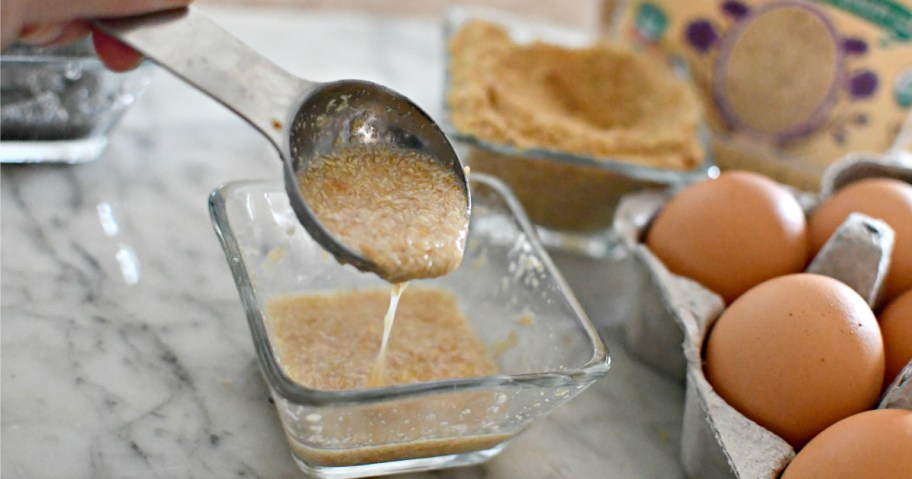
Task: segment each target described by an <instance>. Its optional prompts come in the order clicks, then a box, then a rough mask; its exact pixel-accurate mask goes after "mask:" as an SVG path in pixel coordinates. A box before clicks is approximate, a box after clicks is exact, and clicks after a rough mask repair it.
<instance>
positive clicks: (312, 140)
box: [95, 8, 470, 271]
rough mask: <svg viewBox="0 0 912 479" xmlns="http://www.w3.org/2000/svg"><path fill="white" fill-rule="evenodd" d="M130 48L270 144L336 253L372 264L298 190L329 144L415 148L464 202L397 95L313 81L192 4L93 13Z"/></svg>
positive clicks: (441, 151)
mask: <svg viewBox="0 0 912 479" xmlns="http://www.w3.org/2000/svg"><path fill="white" fill-rule="evenodd" d="M95 25H96V26H98V27H99V28H100V29H101V30H102V31H104V32H105V33H107V34H109V35H111V36H113V37H115V38H117V39H119V40H120V41H122V42H124V43H126V44H127V45H130V46H131V47H133V48H135V49H136V50H138V51H139V52H141V53H142V54H144V55H145V56H147V57H149V58H151V59H152V60H154V61H155V62H156V63H158V64H160V65H161V66H163V67H165V68H167V69H168V70H170V71H171V72H173V73H174V74H176V75H177V76H178V77H180V78H181V79H183V80H184V81H186V82H187V83H189V84H191V85H193V86H194V87H196V88H198V89H199V90H201V91H202V92H204V93H206V94H208V95H209V96H211V97H212V98H214V99H215V100H217V101H219V102H220V103H222V104H223V105H225V106H227V107H228V108H229V109H231V110H232V111H234V112H235V113H237V114H238V115H239V116H240V117H241V118H243V119H245V120H247V122H249V123H250V124H251V125H253V126H254V127H255V128H256V129H257V130H259V131H260V132H261V133H262V134H263V135H264V136H266V138H267V139H268V140H269V141H270V142H271V143H272V145H273V146H274V147H275V148H276V150H277V151H278V152H279V155H280V156H281V158H282V162H283V163H284V170H285V190H286V191H287V193H288V197H289V199H290V202H291V207H292V209H294V212H295V214H296V215H297V217H298V220H299V221H300V222H301V224H302V225H303V226H304V228H305V229H306V230H307V232H308V233H309V234H310V235H311V236H312V237H313V238H314V240H316V241H317V242H318V243H320V245H322V246H323V247H324V248H325V249H326V250H327V251H329V252H330V253H331V254H332V255H333V256H335V257H336V259H337V260H338V261H339V262H342V263H349V264H352V265H354V266H355V267H357V268H358V269H360V270H364V271H376V267H375V265H374V264H373V263H372V262H371V261H370V260H368V259H366V258H364V257H362V256H361V255H360V254H358V253H357V252H355V251H352V250H351V249H349V248H347V247H346V246H345V245H344V244H342V243H340V242H339V241H338V240H337V239H336V238H335V237H334V236H333V235H332V234H331V233H330V232H328V231H326V229H324V228H323V226H322V225H321V223H320V222H319V221H318V220H317V218H316V216H315V215H314V213H313V211H312V210H311V209H310V207H308V205H307V203H306V202H305V201H304V197H303V196H302V195H301V191H300V185H299V184H298V175H297V174H298V172H304V174H306V171H307V169H308V167H309V165H310V163H311V162H312V161H313V160H315V159H316V158H319V157H320V156H323V155H325V154H328V153H330V152H332V151H334V150H336V149H338V148H344V147H346V146H350V145H358V144H365V145H371V146H372V147H389V148H391V149H406V150H413V151H420V152H424V153H426V154H427V155H429V156H430V157H432V158H435V159H436V160H437V161H440V162H442V163H443V164H446V165H449V166H450V167H451V169H452V172H453V174H454V175H456V176H457V178H458V179H459V183H460V184H461V185H462V186H463V191H464V192H465V194H466V200H467V203H466V204H467V205H470V203H469V202H468V201H469V189H468V181H467V180H466V176H465V172H464V171H463V168H462V164H461V163H460V161H459V158H458V157H457V156H456V153H455V152H454V151H453V147H452V146H451V145H450V142H449V141H448V140H447V138H446V136H445V135H444V134H443V132H442V131H441V130H440V128H439V127H438V126H437V124H436V123H434V121H433V120H432V119H431V118H430V117H429V116H428V115H427V114H426V113H425V112H424V111H422V110H421V109H420V108H418V107H417V106H416V105H415V104H414V103H412V102H411V101H410V100H409V99H407V98H405V97H404V96H402V95H400V94H398V93H396V92H394V91H392V90H390V89H388V88H385V87H383V86H380V85H377V84H374V83H370V82H365V81H357V80H343V81H337V82H331V83H316V82H312V81H308V80H304V79H301V78H297V77H295V76H293V75H291V74H290V73H288V72H286V71H284V70H282V69H281V68H279V67H278V66H276V65H275V64H273V63H271V62H270V61H269V60H266V59H265V58H263V57H262V56H261V55H260V54H258V53H256V52H255V51H253V50H251V49H250V48H249V47H248V46H246V45H244V44H243V43H241V41H240V40H238V39H237V38H235V37H234V36H233V35H231V34H230V33H228V32H226V31H225V30H223V29H222V28H221V27H219V26H218V25H216V24H215V23H214V22H212V20H210V19H209V18H207V17H206V16H204V15H202V14H200V13H199V12H196V11H195V10H194V9H193V8H181V9H177V10H170V11H166V12H159V13H153V14H148V15H141V16H137V17H129V18H120V19H107V20H99V21H97V22H96V23H95Z"/></svg>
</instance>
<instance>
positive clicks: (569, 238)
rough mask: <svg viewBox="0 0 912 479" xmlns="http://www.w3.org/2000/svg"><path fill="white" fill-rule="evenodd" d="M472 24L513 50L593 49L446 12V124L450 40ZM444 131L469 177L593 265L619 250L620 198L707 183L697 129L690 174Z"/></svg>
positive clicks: (522, 27)
mask: <svg viewBox="0 0 912 479" xmlns="http://www.w3.org/2000/svg"><path fill="white" fill-rule="evenodd" d="M473 19H480V20H486V21H488V22H491V23H495V24H498V25H501V26H502V27H504V28H505V29H506V30H507V32H508V33H509V35H510V37H511V38H512V40H513V41H514V42H516V43H518V44H528V43H532V42H535V41H542V42H546V43H549V44H554V45H560V46H563V47H568V48H582V47H587V46H590V45H592V44H594V43H596V42H597V41H599V39H598V38H596V37H595V36H594V35H587V34H584V33H582V32H578V31H574V30H570V29H567V28H563V27H560V26H557V25H553V24H549V23H547V22H541V21H535V20H531V19H526V18H520V17H517V16H515V15H511V14H507V13H503V12H500V11H497V10H493V9H488V8H481V7H477V8H474V7H473V8H470V7H454V8H451V9H449V10H447V12H446V14H445V15H444V19H443V30H444V37H445V39H446V42H445V53H444V55H445V65H446V68H447V74H446V75H445V85H444V105H445V110H446V112H447V116H448V117H449V112H450V107H449V103H448V101H447V99H446V96H447V95H448V93H449V91H450V85H451V79H450V75H449V64H450V51H449V40H450V38H451V37H452V36H453V35H455V34H456V32H457V31H459V29H460V28H461V27H462V26H463V25H464V24H465V23H466V22H468V21H470V20H473ZM670 63H671V65H670V67H669V74H675V75H678V76H680V77H682V78H683V79H684V80H685V81H689V75H688V72H687V69H686V64H684V63H683V62H675V61H672V62H670ZM606 107H607V106H606ZM444 126H445V128H446V130H447V134H448V136H449V137H450V138H452V139H453V140H455V141H456V143H457V146H459V147H461V148H462V149H464V151H463V152H462V153H463V154H462V155H461V156H462V157H463V158H465V159H466V164H468V165H469V166H470V167H471V168H472V170H473V171H476V172H481V173H486V174H491V175H494V176H496V177H498V178H500V179H501V180H503V181H504V182H505V183H507V185H509V187H510V188H511V189H512V191H513V192H514V193H515V194H516V196H517V197H518V198H519V200H520V202H521V203H522V205H523V207H524V208H525V211H526V212H527V213H528V215H529V218H530V219H531V220H532V222H533V223H535V225H536V227H537V230H538V233H539V236H540V238H541V240H542V242H543V243H544V244H545V246H547V247H548V248H550V249H554V250H559V251H565V252H570V253H576V254H582V255H584V256H588V257H594V258H602V257H605V256H606V255H608V254H609V253H610V252H611V251H612V249H613V248H614V247H615V246H616V245H617V244H618V243H617V238H616V237H615V235H614V234H613V231H612V230H611V224H612V220H613V216H614V211H615V209H616V207H617V204H618V202H619V201H620V199H621V197H623V196H624V195H626V194H628V193H631V192H634V191H637V190H641V189H647V188H667V187H674V186H678V185H682V184H686V183H690V182H692V181H695V180H697V179H701V178H705V177H707V176H708V174H709V171H710V170H711V169H712V168H714V163H713V160H712V154H711V149H710V147H709V145H710V138H709V133H708V129H706V127H705V126H704V125H702V124H701V125H700V128H699V132H698V136H699V138H698V140H699V143H700V145H701V150H702V152H703V161H702V163H700V164H699V165H697V166H696V167H694V168H692V169H689V170H680V169H670V168H657V167H651V166H643V165H639V164H636V163H633V162H630V161H625V160H623V159H618V158H596V157H593V156H582V155H578V154H572V153H568V152H565V151H559V150H552V149H519V148H517V147H515V146H512V145H509V144H503V143H496V142H492V141H489V140H487V139H485V138H481V137H479V136H477V135H474V134H472V133H470V132H465V131H462V130H460V129H458V128H456V127H455V126H454V125H452V124H445V125H444Z"/></svg>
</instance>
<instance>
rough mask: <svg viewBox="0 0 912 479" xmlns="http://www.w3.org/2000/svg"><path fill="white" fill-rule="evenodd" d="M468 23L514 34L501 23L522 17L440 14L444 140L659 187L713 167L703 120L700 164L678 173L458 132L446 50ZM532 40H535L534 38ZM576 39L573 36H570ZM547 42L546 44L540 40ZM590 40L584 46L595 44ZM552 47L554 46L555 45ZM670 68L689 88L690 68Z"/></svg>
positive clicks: (487, 11)
mask: <svg viewBox="0 0 912 479" xmlns="http://www.w3.org/2000/svg"><path fill="white" fill-rule="evenodd" d="M472 19H482V20H488V21H491V22H494V23H499V24H501V25H502V26H503V27H504V28H506V29H507V30H515V29H516V27H515V26H513V25H506V24H505V23H504V21H505V19H508V20H510V21H511V22H520V23H521V22H523V21H524V19H523V17H521V16H519V15H512V14H509V13H507V12H504V11H500V10H497V9H494V8H486V7H478V8H474V7H466V6H461V5H456V6H452V7H450V8H448V9H447V10H445V11H444V14H443V21H442V31H443V37H444V42H443V50H444V52H443V56H444V85H443V97H444V98H443V112H444V115H443V118H442V121H441V122H440V123H441V126H442V127H443V129H444V131H445V132H446V134H447V136H449V137H450V138H452V139H455V140H458V141H461V142H463V143H465V144H467V145H470V146H474V147H477V148H482V149H485V150H488V151H490V152H493V153H496V154H500V155H505V156H514V157H519V158H523V159H538V160H547V161H554V162H557V163H569V164H575V165H579V166H588V167H595V168H598V169H600V170H604V171H608V172H612V173H616V174H620V175H623V176H625V177H628V178H632V179H636V180H641V181H649V182H657V183H663V184H680V183H689V182H692V181H695V180H697V179H701V178H705V177H706V176H707V175H708V174H709V172H710V171H711V170H712V169H713V168H715V167H716V163H715V159H714V157H713V152H712V146H711V144H712V135H711V133H710V131H709V128H708V126H707V125H706V121H705V119H702V118H701V120H700V122H699V124H698V126H697V135H698V137H699V138H698V140H699V143H700V149H701V150H702V152H703V161H702V162H701V163H700V164H699V165H696V166H695V167H693V168H690V169H686V170H681V169H672V168H661V167H655V166H646V165H638V164H635V163H631V162H628V161H623V160H620V159H618V158H612V157H599V156H594V155H579V154H575V153H568V152H565V151H560V150H554V149H549V148H527V149H523V148H517V147H516V146H513V145H511V144H508V143H497V142H493V141H488V140H486V139H484V138H480V137H478V136H477V135H474V134H472V133H468V132H465V131H462V130H460V129H459V128H457V127H456V126H455V125H453V124H452V122H451V121H450V117H451V111H452V110H451V108H450V103H449V101H447V95H448V94H449V91H450V87H451V82H452V75H450V49H449V43H450V38H451V37H452V36H453V35H454V34H455V33H456V32H457V31H458V29H459V28H460V27H461V26H462V25H463V24H464V23H466V22H468V21H469V20H472ZM529 22H530V24H532V23H534V24H537V25H540V26H541V25H546V26H547V28H549V29H551V30H553V31H557V30H566V31H567V35H573V34H574V33H578V32H573V31H572V30H569V29H566V28H563V27H561V26H559V25H555V24H547V22H546V21H544V20H536V21H535V22H531V21H529ZM530 28H531V27H530ZM533 36H538V35H534V34H533ZM574 36H576V35H574ZM542 41H545V42H547V40H542ZM595 41H596V40H595V39H594V38H593V39H592V40H591V41H589V42H588V43H590V44H592V43H595ZM555 44H556V43H555ZM669 60H670V62H671V63H673V65H671V68H674V69H675V70H676V71H678V72H680V74H681V76H682V80H683V81H685V82H687V83H688V84H691V83H692V82H693V77H692V75H691V72H690V68H689V67H688V65H687V62H685V61H683V60H682V59H680V58H677V57H673V58H671V59H669Z"/></svg>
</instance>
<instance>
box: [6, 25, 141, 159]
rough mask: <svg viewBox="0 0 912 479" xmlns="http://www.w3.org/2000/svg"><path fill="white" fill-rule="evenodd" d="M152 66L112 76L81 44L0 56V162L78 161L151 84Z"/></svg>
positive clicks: (93, 154)
mask: <svg viewBox="0 0 912 479" xmlns="http://www.w3.org/2000/svg"><path fill="white" fill-rule="evenodd" d="M153 69H154V66H153V65H152V64H151V63H149V62H144V63H143V64H141V65H140V66H139V67H138V68H136V69H134V70H131V71H128V72H124V73H115V72H113V71H111V70H108V69H107V68H106V67H105V66H104V65H103V64H102V63H101V61H100V60H99V59H98V57H97V56H95V53H94V49H93V47H92V46H91V43H89V42H88V41H82V42H79V43H75V44H71V45H66V46H60V47H48V48H39V47H30V46H25V45H14V46H13V47H11V48H10V49H9V50H8V51H6V52H4V53H3V55H2V56H0V121H2V125H3V128H2V129H0V142H2V148H0V161H2V162H3V163H83V162H87V161H92V160H94V159H96V158H98V156H99V155H100V154H101V153H102V152H103V151H104V149H105V147H106V146H107V143H108V136H107V135H108V132H109V130H110V129H111V128H112V127H113V126H114V125H115V124H116V123H117V121H118V120H119V119H120V117H121V116H122V115H123V114H124V112H126V111H127V109H128V108H129V106H130V105H132V104H133V103H134V102H135V101H136V99H137V98H139V96H140V95H141V94H142V93H143V92H144V91H145V89H146V87H147V86H148V85H149V83H150V82H151V78H152V77H151V75H152V71H153Z"/></svg>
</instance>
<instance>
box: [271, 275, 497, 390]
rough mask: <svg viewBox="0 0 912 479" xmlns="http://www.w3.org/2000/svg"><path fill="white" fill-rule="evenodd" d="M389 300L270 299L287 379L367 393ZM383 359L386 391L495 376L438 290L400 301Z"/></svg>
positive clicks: (378, 296)
mask: <svg viewBox="0 0 912 479" xmlns="http://www.w3.org/2000/svg"><path fill="white" fill-rule="evenodd" d="M389 298H390V293H389V290H387V289H370V290H358V291H342V292H335V293H328V294H304V295H296V296H287V297H282V298H276V299H273V300H271V301H270V302H269V303H268V304H267V306H266V309H267V313H268V315H269V318H270V322H271V337H272V342H273V345H274V347H275V348H276V353H277V354H278V357H279V358H280V362H281V365H282V368H283V369H284V370H285V373H286V374H288V376H289V377H290V378H291V379H292V380H293V381H295V382H296V383H299V384H302V385H304V386H307V387H309V388H313V389H324V390H343V389H355V388H363V387H365V386H367V383H368V377H369V376H370V372H371V369H372V367H373V365H374V361H375V359H376V357H377V355H378V351H379V349H380V340H379V339H380V338H381V337H382V334H383V325H382V324H381V322H380V321H379V319H380V318H382V317H383V315H384V313H385V312H386V311H387V307H388V306H389ZM385 359H386V371H385V380H386V382H387V383H388V384H405V383H413V382H420V381H433V380H441V379H452V378H465V377H476V376H487V375H491V374H495V373H496V372H497V369H496V367H495V366H494V363H493V362H492V361H491V359H490V358H489V357H488V355H487V353H486V351H485V348H484V346H483V345H482V344H481V342H480V341H479V340H478V338H477V336H476V335H475V333H474V331H472V329H471V328H470V326H469V324H468V322H467V320H466V319H465V316H464V315H463V314H462V312H461V310H460V308H459V305H458V304H457V302H456V298H455V297H454V296H453V295H452V294H451V293H449V292H447V291H444V290H441V289H430V288H414V289H409V290H406V291H405V292H404V293H403V294H402V297H401V300H400V302H399V305H398V311H397V314H396V328H394V329H393V331H392V334H391V335H390V337H389V347H388V349H387V352H386V358H385Z"/></svg>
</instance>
